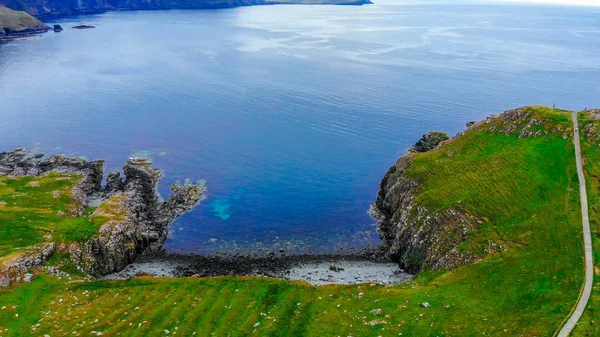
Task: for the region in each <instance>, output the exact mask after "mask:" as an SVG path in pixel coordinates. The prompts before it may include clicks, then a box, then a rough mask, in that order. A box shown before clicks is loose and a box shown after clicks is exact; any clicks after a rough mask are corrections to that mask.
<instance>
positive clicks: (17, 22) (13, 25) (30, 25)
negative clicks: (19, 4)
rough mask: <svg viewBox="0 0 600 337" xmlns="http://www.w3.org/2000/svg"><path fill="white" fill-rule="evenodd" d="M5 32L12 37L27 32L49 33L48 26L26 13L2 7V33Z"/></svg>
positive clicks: (0, 20)
mask: <svg viewBox="0 0 600 337" xmlns="http://www.w3.org/2000/svg"><path fill="white" fill-rule="evenodd" d="M4 30H7V32H6V33H7V34H9V35H10V33H19V32H27V31H47V30H48V26H46V25H45V24H44V23H43V22H41V21H40V20H38V19H36V18H34V17H33V16H31V15H29V14H27V13H25V12H22V11H13V10H12V9H9V8H6V7H4V6H0V32H2V31H4Z"/></svg>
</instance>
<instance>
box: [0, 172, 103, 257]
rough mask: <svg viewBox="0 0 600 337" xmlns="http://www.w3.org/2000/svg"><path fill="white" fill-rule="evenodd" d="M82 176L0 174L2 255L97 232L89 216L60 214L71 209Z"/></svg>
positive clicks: (0, 239) (75, 239) (71, 239)
mask: <svg viewBox="0 0 600 337" xmlns="http://www.w3.org/2000/svg"><path fill="white" fill-rule="evenodd" d="M80 179H81V178H80V177H76V176H73V177H65V176H59V175H54V174H51V175H47V176H42V177H22V178H9V177H0V258H1V257H2V256H6V255H8V254H10V253H12V252H15V251H17V250H18V249H20V248H25V247H28V246H33V245H36V244H39V243H42V242H46V241H80V240H83V239H86V238H88V237H90V236H92V235H93V234H95V233H96V232H97V231H98V227H97V226H95V225H94V224H93V223H92V222H91V221H90V220H89V219H87V218H85V217H82V218H72V217H68V216H61V215H59V212H64V213H68V210H69V206H70V205H71V203H73V198H72V196H71V187H72V186H73V185H74V184H76V183H77V182H78V181H79V180H80ZM90 211H91V210H90ZM88 213H89V212H88ZM48 235H51V236H52V238H50V237H48Z"/></svg>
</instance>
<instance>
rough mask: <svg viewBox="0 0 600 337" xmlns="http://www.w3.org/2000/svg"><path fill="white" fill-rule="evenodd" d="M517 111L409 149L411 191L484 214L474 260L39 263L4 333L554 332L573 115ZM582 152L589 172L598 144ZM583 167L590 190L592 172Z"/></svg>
mask: <svg viewBox="0 0 600 337" xmlns="http://www.w3.org/2000/svg"><path fill="white" fill-rule="evenodd" d="M527 112H528V113H529V115H528V119H527V120H503V119H502V117H500V118H496V119H490V120H488V121H487V122H484V123H481V124H479V125H478V126H476V127H473V128H472V129H471V130H469V131H468V132H466V133H465V134H464V135H462V136H460V137H456V138H455V139H453V140H451V141H449V142H447V143H446V144H444V145H442V146H441V147H439V148H437V149H435V150H432V151H430V152H426V153H418V154H412V155H411V156H412V159H413V161H412V164H411V165H412V166H411V168H410V170H409V171H408V174H410V175H411V176H413V177H416V178H418V179H419V180H420V181H421V182H422V184H421V185H420V187H419V190H418V191H417V193H418V194H417V201H418V202H419V203H420V205H422V206H423V207H424V208H427V209H430V210H437V209H444V208H447V207H454V208H456V209H461V210H463V211H465V212H467V213H469V214H472V215H474V216H476V217H477V218H478V219H481V223H479V224H478V227H479V228H478V230H477V231H474V232H472V233H470V234H469V235H468V236H467V240H466V241H465V242H463V244H462V245H461V249H468V250H471V251H474V252H476V253H477V255H478V256H479V258H478V260H477V262H476V263H474V264H469V265H465V266H462V267H459V268H455V269H452V270H444V271H437V272H424V273H422V274H420V275H419V276H418V277H417V278H416V279H415V280H413V281H410V282H408V283H404V284H400V285H396V286H382V285H370V284H363V285H345V286H340V285H337V286H324V287H313V286H309V285H308V284H306V283H302V282H288V281H283V280H275V279H266V278H244V277H242V278H231V277H220V278H207V279H202V278H182V279H168V278H136V279H131V280H125V281H84V280H82V279H77V278H72V279H68V278H62V279H59V278H56V277H51V276H40V277H37V278H35V279H34V280H33V282H32V283H29V284H24V285H21V286H19V287H17V288H15V289H13V290H7V291H4V292H0V308H2V310H0V331H1V332H2V336H22V335H30V334H34V335H42V336H43V335H44V334H48V335H51V336H66V335H69V336H84V335H85V336H87V335H98V333H99V332H100V333H102V335H103V336H116V335H131V336H164V335H182V336H190V335H194V336H248V335H254V336H319V337H322V336H380V335H381V336H399V335H402V336H552V334H553V333H554V332H555V331H556V329H557V328H558V327H559V325H560V323H561V321H562V320H563V319H564V318H565V317H566V316H567V314H568V313H569V312H570V310H571V308H572V306H573V305H574V303H575V301H576V299H577V296H578V294H579V290H580V287H581V283H582V279H583V272H582V270H583V265H582V256H583V247H582V238H581V216H580V208H579V193H578V189H577V188H578V184H577V173H576V167H575V156H574V149H573V144H572V140H571V139H570V138H569V136H568V135H569V134H571V128H572V124H571V121H570V117H569V112H567V111H562V110H558V109H550V108H541V107H535V108H528V109H527ZM582 127H583V126H582ZM523 130H526V132H523ZM585 153H586V154H585V156H586V157H587V158H589V159H588V165H586V170H587V172H592V173H590V174H594V173H593V172H596V171H594V169H593V167H596V166H598V164H597V163H600V161H598V160H595V161H594V162H595V163H596V164H594V165H590V162H591V161H592V158H596V157H598V159H600V149H599V148H598V147H597V146H587V147H586V148H585ZM599 173H600V166H598V172H596V173H595V174H599ZM589 180H590V182H589V183H590V185H591V187H595V188H591V189H590V191H589V195H590V199H591V200H594V201H592V203H599V202H600V197H599V193H598V189H597V187H598V186H597V185H594V184H598V181H596V180H594V179H589ZM25 185H26V184H25ZM41 186H42V185H41V184H40V187H41ZM0 187H1V186H0ZM23 188H24V187H23ZM597 207H598V206H596V208H597ZM592 208H593V206H592ZM2 212H3V210H2V209H0V214H2ZM597 219H598V218H597V215H596V221H595V228H596V231H598V228H597V226H598V220H597ZM12 235H13V236H15V237H17V236H19V235H20V233H19V231H18V230H16V231H15V232H13V233H12ZM7 244H9V243H7ZM13 244H15V243H13ZM596 258H598V254H596ZM597 300H598V296H596V301H597ZM596 304H597V303H596V302H595V303H594V304H592V305H590V308H591V309H593V310H597V309H595V308H596V307H597V305H596ZM586 315H587V314H586ZM590 315H591V316H590ZM594 315H596V316H597V312H596V311H592V310H590V311H589V315H588V316H586V319H587V320H588V322H589V321H590V320H593V319H594ZM588 324H589V323H588ZM581 335H582V336H583V335H585V334H583V333H582V334H581Z"/></svg>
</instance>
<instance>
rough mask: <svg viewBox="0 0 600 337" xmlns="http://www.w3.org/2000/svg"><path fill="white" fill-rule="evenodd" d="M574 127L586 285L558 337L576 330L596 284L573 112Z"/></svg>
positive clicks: (576, 126) (575, 117)
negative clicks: (594, 283)
mask: <svg viewBox="0 0 600 337" xmlns="http://www.w3.org/2000/svg"><path fill="white" fill-rule="evenodd" d="M572 118H573V127H574V140H575V158H576V159H577V175H578V176H579V194H580V197H581V219H582V222H583V245H584V250H585V283H584V286H583V289H582V291H581V294H580V296H579V300H578V302H577V306H576V307H575V310H573V312H572V313H571V317H569V320H568V321H567V323H565V325H564V326H563V327H562V329H561V330H560V332H559V333H558V335H557V336H558V337H567V336H569V334H570V333H571V331H573V329H574V328H575V325H576V324H577V322H579V319H580V318H581V315H583V311H584V310H585V307H586V305H587V303H588V301H589V299H590V295H591V293H592V286H593V282H594V263H593V259H592V235H591V233H590V219H589V216H588V214H589V213H588V200H587V193H586V189H585V176H584V175H583V163H582V161H581V145H580V138H579V123H578V121H577V112H573V117H572Z"/></svg>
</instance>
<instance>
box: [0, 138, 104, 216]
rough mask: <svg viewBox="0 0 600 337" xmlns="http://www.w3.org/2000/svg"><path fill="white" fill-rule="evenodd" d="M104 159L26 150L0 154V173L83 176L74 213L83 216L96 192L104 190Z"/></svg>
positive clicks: (71, 211) (76, 192)
mask: <svg viewBox="0 0 600 337" xmlns="http://www.w3.org/2000/svg"><path fill="white" fill-rule="evenodd" d="M103 171H104V161H103V160H95V161H87V160H85V159H82V158H72V157H65V156H51V157H48V158H45V157H44V155H43V154H35V155H32V154H31V153H29V152H28V151H27V150H25V149H17V150H15V151H11V152H2V153H0V176H1V175H9V176H39V175H43V174H47V173H49V172H54V173H57V174H66V175H80V176H82V179H81V181H80V182H79V183H78V184H76V185H75V186H74V187H73V198H74V199H75V203H74V204H73V205H72V207H71V210H70V213H71V214H70V215H71V216H80V215H82V214H83V212H84V211H85V208H86V205H87V203H88V201H89V198H91V197H92V196H93V195H94V194H95V193H99V192H100V190H101V183H102V176H103Z"/></svg>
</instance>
